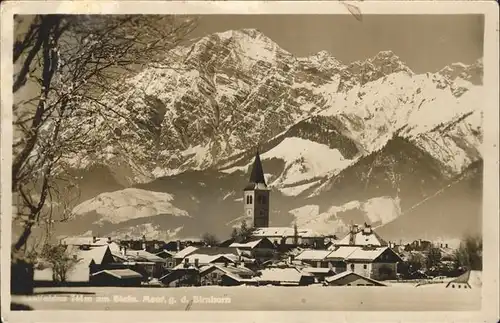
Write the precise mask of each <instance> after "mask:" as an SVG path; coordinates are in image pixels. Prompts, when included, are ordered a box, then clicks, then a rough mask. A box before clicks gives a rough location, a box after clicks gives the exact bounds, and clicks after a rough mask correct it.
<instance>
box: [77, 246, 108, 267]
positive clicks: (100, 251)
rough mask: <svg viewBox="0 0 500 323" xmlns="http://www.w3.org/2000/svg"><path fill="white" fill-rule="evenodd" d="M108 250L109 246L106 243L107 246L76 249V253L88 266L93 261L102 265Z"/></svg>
mask: <svg viewBox="0 0 500 323" xmlns="http://www.w3.org/2000/svg"><path fill="white" fill-rule="evenodd" d="M108 250H109V247H108V246H107V245H105V246H100V247H94V248H90V249H89V250H76V251H75V253H74V254H75V255H76V257H77V259H79V260H80V261H79V262H81V263H83V264H85V265H87V266H88V265H90V263H91V262H92V261H94V263H95V264H96V265H100V264H101V263H102V261H103V259H104V256H105V255H106V252H108Z"/></svg>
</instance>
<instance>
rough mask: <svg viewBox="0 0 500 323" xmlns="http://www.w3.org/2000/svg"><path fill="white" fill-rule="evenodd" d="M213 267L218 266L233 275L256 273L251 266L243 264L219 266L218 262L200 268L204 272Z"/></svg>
mask: <svg viewBox="0 0 500 323" xmlns="http://www.w3.org/2000/svg"><path fill="white" fill-rule="evenodd" d="M212 268H217V269H219V270H221V271H223V272H224V273H226V274H232V275H255V272H254V271H253V270H251V269H249V268H246V267H242V266H231V265H228V266H219V265H216V264H210V265H206V266H203V267H201V268H200V273H201V274H204V273H205V272H207V271H208V270H210V269H212Z"/></svg>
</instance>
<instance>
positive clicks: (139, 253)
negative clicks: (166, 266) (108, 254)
mask: <svg viewBox="0 0 500 323" xmlns="http://www.w3.org/2000/svg"><path fill="white" fill-rule="evenodd" d="M125 255H126V257H127V259H128V260H135V261H141V260H145V261H152V262H165V259H163V258H161V257H158V256H157V255H155V254H152V253H150V252H147V251H146V250H127V251H126V253H125Z"/></svg>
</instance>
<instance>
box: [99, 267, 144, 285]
mask: <svg viewBox="0 0 500 323" xmlns="http://www.w3.org/2000/svg"><path fill="white" fill-rule="evenodd" d="M142 279H143V276H142V275H141V274H140V273H138V272H136V271H133V270H131V269H127V268H125V269H106V270H101V271H98V272H95V273H93V274H91V275H90V284H91V285H92V286H119V287H139V286H141V282H142Z"/></svg>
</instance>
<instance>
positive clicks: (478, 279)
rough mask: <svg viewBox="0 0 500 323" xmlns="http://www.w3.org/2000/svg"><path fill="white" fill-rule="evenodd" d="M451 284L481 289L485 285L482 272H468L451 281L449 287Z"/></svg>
mask: <svg viewBox="0 0 500 323" xmlns="http://www.w3.org/2000/svg"><path fill="white" fill-rule="evenodd" d="M451 283H456V284H457V283H462V284H469V285H470V286H471V287H475V288H480V287H481V286H482V285H483V283H482V271H480V270H469V271H466V272H465V273H463V274H462V275H460V276H458V277H457V278H455V279H453V280H452V281H450V282H449V283H448V284H447V285H450V284H451Z"/></svg>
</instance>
